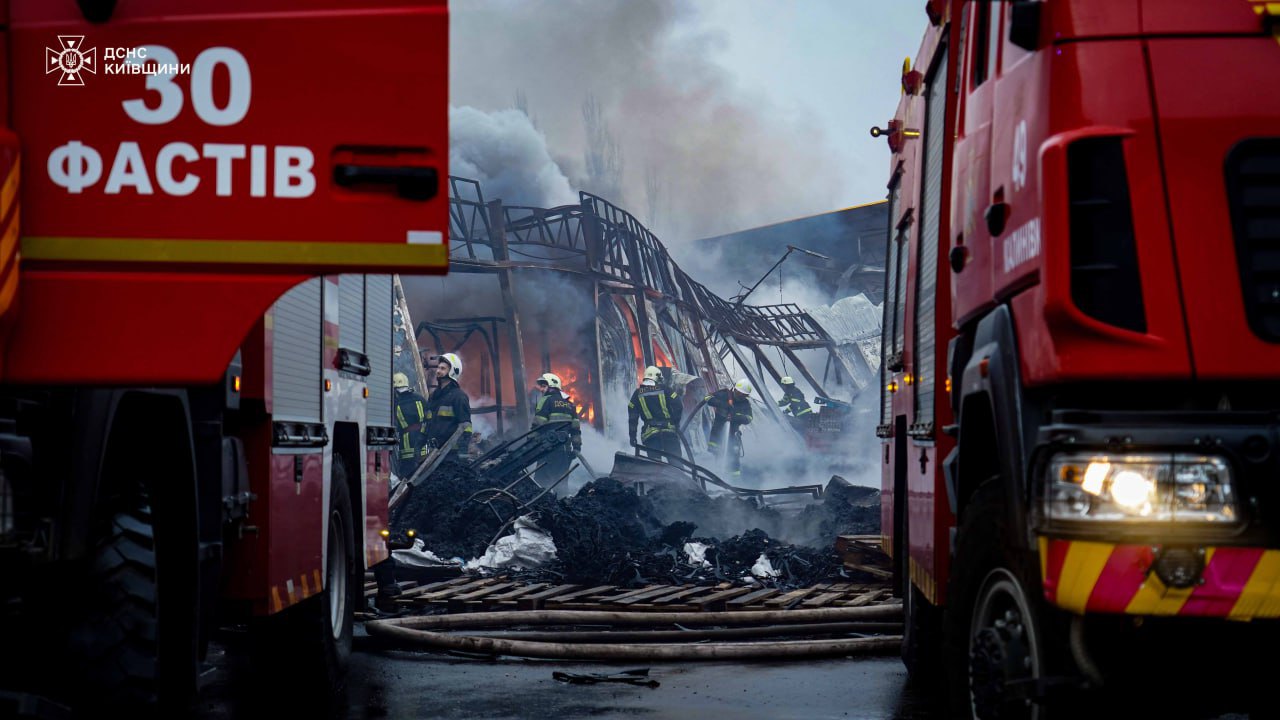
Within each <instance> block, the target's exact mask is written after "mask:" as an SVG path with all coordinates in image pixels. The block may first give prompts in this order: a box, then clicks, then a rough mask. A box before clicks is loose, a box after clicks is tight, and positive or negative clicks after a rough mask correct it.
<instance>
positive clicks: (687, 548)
mask: <svg viewBox="0 0 1280 720" xmlns="http://www.w3.org/2000/svg"><path fill="white" fill-rule="evenodd" d="M709 547H710V546H709V545H707V544H706V543H700V542H687V543H685V544H684V554H685V556H686V557H688V558H689V564H690V565H700V566H702V567H711V563H709V562H707V548H709Z"/></svg>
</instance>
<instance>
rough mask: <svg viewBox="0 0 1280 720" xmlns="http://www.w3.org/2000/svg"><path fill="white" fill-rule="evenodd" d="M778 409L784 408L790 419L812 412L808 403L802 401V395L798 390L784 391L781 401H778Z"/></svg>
mask: <svg viewBox="0 0 1280 720" xmlns="http://www.w3.org/2000/svg"><path fill="white" fill-rule="evenodd" d="M792 387H794V386H792ZM778 407H780V408H786V411H787V412H789V413H791V415H792V417H803V416H805V415H808V414H809V413H811V412H813V408H811V407H809V403H808V401H807V400H805V399H804V393H802V392H800V391H799V390H792V389H788V390H786V391H784V392H783V394H782V399H781V400H779V401H778Z"/></svg>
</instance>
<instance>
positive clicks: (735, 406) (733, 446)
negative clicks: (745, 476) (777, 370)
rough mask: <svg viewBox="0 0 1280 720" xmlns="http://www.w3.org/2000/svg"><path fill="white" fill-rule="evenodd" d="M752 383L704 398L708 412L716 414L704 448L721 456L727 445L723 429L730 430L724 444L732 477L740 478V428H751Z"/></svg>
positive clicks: (736, 386) (737, 384) (736, 385)
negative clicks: (727, 452)
mask: <svg viewBox="0 0 1280 720" xmlns="http://www.w3.org/2000/svg"><path fill="white" fill-rule="evenodd" d="M750 396H751V382H750V381H748V380H747V379H746V378H743V379H742V380H739V381H738V382H736V383H734V385H733V389H728V388H726V389H724V390H717V391H715V392H713V393H711V394H710V395H708V396H707V397H706V398H705V401H706V403H707V405H708V406H709V407H711V409H713V410H715V420H713V421H712V423H711V437H710V438H709V439H708V440H707V448H708V449H709V450H711V454H713V455H715V456H716V457H719V456H720V453H721V452H722V451H723V449H724V448H725V445H726V440H725V437H724V429H725V426H726V425H727V426H728V428H729V437H728V440H727V445H728V450H729V460H728V466H729V471H730V472H731V473H732V474H733V476H734V477H741V475H742V426H743V425H750V424H751V401H750V400H749V399H748V398H749V397H750Z"/></svg>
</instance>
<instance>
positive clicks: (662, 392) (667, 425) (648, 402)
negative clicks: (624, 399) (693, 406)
mask: <svg viewBox="0 0 1280 720" xmlns="http://www.w3.org/2000/svg"><path fill="white" fill-rule="evenodd" d="M683 414H684V405H683V404H682V403H681V402H680V394H679V393H677V392H676V391H674V390H667V389H664V388H659V387H641V388H636V390H635V391H634V392H632V393H631V402H629V403H627V431H628V433H629V436H630V437H633V438H634V437H635V436H636V424H637V423H638V422H639V421H640V418H644V432H643V434H642V435H641V436H640V437H641V439H642V440H648V439H649V438H651V437H653V436H654V435H658V434H660V433H677V432H679V431H680V417H681V416H682V415H683Z"/></svg>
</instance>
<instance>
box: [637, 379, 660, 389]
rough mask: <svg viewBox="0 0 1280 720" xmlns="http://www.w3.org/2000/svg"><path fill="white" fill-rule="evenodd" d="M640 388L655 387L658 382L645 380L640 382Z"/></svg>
mask: <svg viewBox="0 0 1280 720" xmlns="http://www.w3.org/2000/svg"><path fill="white" fill-rule="evenodd" d="M640 386H641V387H657V386H658V381H657V380H654V379H653V378H645V379H644V380H641V381H640Z"/></svg>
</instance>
